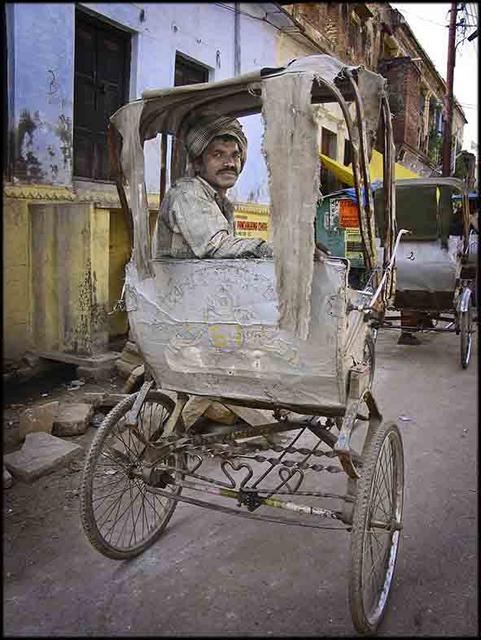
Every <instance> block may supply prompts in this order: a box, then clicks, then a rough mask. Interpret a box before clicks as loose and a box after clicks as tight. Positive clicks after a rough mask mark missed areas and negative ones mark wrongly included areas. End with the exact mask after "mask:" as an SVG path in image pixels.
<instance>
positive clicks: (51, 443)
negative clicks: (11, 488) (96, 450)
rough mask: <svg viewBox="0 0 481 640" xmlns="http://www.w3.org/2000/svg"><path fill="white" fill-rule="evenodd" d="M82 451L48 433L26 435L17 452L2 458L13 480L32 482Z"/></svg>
mask: <svg viewBox="0 0 481 640" xmlns="http://www.w3.org/2000/svg"><path fill="white" fill-rule="evenodd" d="M82 451H83V449H82V447H80V446H79V445H78V444H74V443H72V442H65V441H64V440H61V439H60V438H56V437H55V436H52V435H50V434H48V433H43V432H41V431H40V432H38V433H27V436H26V437H25V442H24V444H23V446H22V448H21V449H20V450H19V451H14V452H13V453H8V454H7V455H5V456H4V457H3V460H4V463H5V466H6V467H7V469H8V471H9V472H10V473H11V474H12V475H13V477H14V478H17V479H18V480H22V481H23V482H33V481H34V480H36V479H37V478H40V477H41V476H44V475H47V474H48V473H52V471H55V470H56V469H59V468H60V467H62V466H64V465H65V464H66V463H67V462H69V461H70V460H71V459H72V458H75V457H76V456H77V455H79V454H80V453H81V452H82Z"/></svg>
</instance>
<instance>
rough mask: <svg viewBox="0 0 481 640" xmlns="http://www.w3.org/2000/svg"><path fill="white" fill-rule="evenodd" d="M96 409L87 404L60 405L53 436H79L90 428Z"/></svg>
mask: <svg viewBox="0 0 481 640" xmlns="http://www.w3.org/2000/svg"><path fill="white" fill-rule="evenodd" d="M93 412H94V408H93V406H92V405H90V404H86V403H85V402H76V403H72V404H63V405H60V407H59V410H58V413H57V417H56V418H55V420H54V423H53V434H54V435H56V436H78V435H81V434H82V433H85V432H86V431H87V429H88V427H89V422H90V418H91V417H92V415H93Z"/></svg>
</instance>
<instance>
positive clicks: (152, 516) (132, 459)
mask: <svg viewBox="0 0 481 640" xmlns="http://www.w3.org/2000/svg"><path fill="white" fill-rule="evenodd" d="M136 396H137V394H132V395H131V396H129V397H128V398H125V399H124V400H122V401H121V402H119V404H117V405H116V406H115V407H114V408H113V409H112V411H110V413H109V414H108V415H107V416H106V418H105V420H104V421H103V422H102V424H101V426H100V427H99V430H98V431H97V433H96V434H95V437H94V439H93V441H92V444H91V447H90V450H89V452H88V454H87V457H86V460H85V465H84V470H83V475H82V481H81V485H80V505H81V521H82V526H83V530H84V532H85V534H86V536H87V538H88V540H89V541H90V543H91V544H92V546H93V547H94V548H95V549H97V551H99V552H100V553H102V554H103V555H105V556H107V557H109V558H113V559H114V560H125V559H128V558H133V557H135V556H137V555H138V554H140V553H142V552H143V551H145V549H147V548H148V547H150V546H151V545H152V544H153V543H154V542H155V541H156V540H157V538H158V537H159V536H160V534H161V533H162V532H163V530H164V529H165V527H166V525H167V523H168V521H169V520H170V518H171V517H172V514H173V512H174V509H175V507H176V505H177V501H176V500H172V499H170V498H166V497H164V496H161V495H159V494H156V493H153V492H151V491H149V486H148V484H146V482H145V479H144V478H143V477H142V473H141V468H142V458H143V455H144V453H145V451H146V444H145V442H156V441H157V440H158V439H159V438H160V436H161V435H162V431H163V429H164V427H165V423H166V421H167V419H168V417H169V416H170V414H171V413H172V411H173V410H174V407H175V403H174V402H173V401H172V400H171V399H170V398H169V397H168V396H166V395H164V394H162V393H160V392H158V391H149V392H148V394H147V396H146V399H145V402H144V403H143V405H142V407H141V410H140V412H139V416H138V419H137V423H136V428H135V429H134V430H132V429H131V428H130V427H128V426H127V424H126V420H125V418H126V414H127V412H128V411H129V410H130V409H131V408H132V406H133V404H134V401H135V398H136ZM136 431H137V434H138V435H136ZM165 464H166V465H168V471H165V473H166V474H167V475H166V476H165V477H166V479H167V482H166V483H165V486H164V488H166V490H168V491H171V492H172V494H173V495H177V494H178V493H180V488H179V487H175V484H174V485H173V487H172V485H171V483H170V480H172V481H175V480H176V479H179V478H181V477H182V468H183V467H184V459H183V456H181V455H179V454H170V456H169V458H167V459H166V460H165ZM172 484H173V483H172ZM171 487H172V488H171Z"/></svg>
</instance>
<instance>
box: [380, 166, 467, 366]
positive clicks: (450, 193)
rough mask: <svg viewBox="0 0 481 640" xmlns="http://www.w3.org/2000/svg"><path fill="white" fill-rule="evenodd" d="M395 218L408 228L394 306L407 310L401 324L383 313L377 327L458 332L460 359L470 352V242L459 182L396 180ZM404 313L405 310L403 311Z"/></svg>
mask: <svg viewBox="0 0 481 640" xmlns="http://www.w3.org/2000/svg"><path fill="white" fill-rule="evenodd" d="M382 191H383V189H382V188H381V189H379V190H377V191H376V192H375V195H374V201H375V211H376V217H377V219H378V224H379V225H380V227H381V228H382V226H383V224H384V222H383V207H384V196H383V193H382ZM396 218H397V222H398V224H399V225H401V226H403V227H405V228H406V229H408V230H409V231H410V233H409V234H408V235H404V236H403V237H402V240H401V243H400V246H399V251H398V252H397V257H396V267H397V269H396V291H395V296H394V310H395V311H396V310H397V311H401V312H407V314H409V315H410V316H411V317H412V318H415V319H416V321H415V323H413V324H411V325H407V324H406V323H403V322H401V324H398V323H397V322H396V321H397V320H400V317H398V316H395V315H389V316H388V317H385V318H384V319H383V320H382V322H381V323H380V325H379V326H380V327H384V328H395V329H402V330H404V331H406V330H407V331H409V330H414V331H417V330H423V329H424V330H428V331H435V332H448V333H449V332H452V333H456V335H459V336H460V362H461V366H462V367H463V368H464V369H465V368H466V367H467V366H468V364H469V360H470V356H471V345H472V334H473V330H474V328H473V299H474V295H475V282H476V248H477V247H476V246H475V245H474V244H473V241H472V238H471V236H470V230H469V227H470V220H469V201H468V191H467V187H466V185H465V183H464V182H463V181H462V180H459V179H458V178H453V177H445V178H441V177H435V178H416V179H408V180H397V181H396ZM407 314H406V315H407Z"/></svg>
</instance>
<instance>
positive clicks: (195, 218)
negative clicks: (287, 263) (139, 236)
mask: <svg viewBox="0 0 481 640" xmlns="http://www.w3.org/2000/svg"><path fill="white" fill-rule="evenodd" d="M171 214H172V219H173V221H174V222H175V224H176V225H177V227H178V229H179V231H180V233H181V234H182V235H183V237H184V239H185V241H186V242H187V244H188V245H189V247H190V248H191V249H192V251H193V253H194V254H195V256H196V257H197V258H268V257H272V248H271V246H270V245H269V244H268V243H267V242H265V240H262V239H261V238H236V237H235V236H233V235H232V234H231V233H229V227H228V224H227V221H226V220H225V218H224V216H223V215H222V213H221V212H220V210H219V209H218V207H217V205H215V203H213V202H210V201H209V200H208V199H207V198H203V197H199V196H193V195H191V194H187V193H185V192H180V193H178V194H177V197H176V198H175V201H174V202H173V203H172V209H171Z"/></svg>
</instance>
